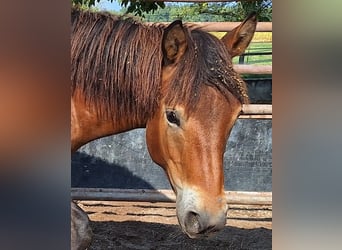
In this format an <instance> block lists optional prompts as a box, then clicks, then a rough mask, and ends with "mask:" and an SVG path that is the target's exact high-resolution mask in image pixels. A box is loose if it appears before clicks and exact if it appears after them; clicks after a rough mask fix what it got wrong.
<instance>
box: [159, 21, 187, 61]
mask: <svg viewBox="0 0 342 250" xmlns="http://www.w3.org/2000/svg"><path fill="white" fill-rule="evenodd" d="M186 48H187V43H186V36H185V31H184V28H183V24H182V21H180V20H177V21H174V22H173V23H171V24H170V25H169V26H168V27H167V28H166V29H165V30H164V35H163V40H162V49H163V57H164V65H168V64H172V63H175V62H177V61H178V60H179V59H180V58H181V57H182V56H183V54H184V52H185V50H186Z"/></svg>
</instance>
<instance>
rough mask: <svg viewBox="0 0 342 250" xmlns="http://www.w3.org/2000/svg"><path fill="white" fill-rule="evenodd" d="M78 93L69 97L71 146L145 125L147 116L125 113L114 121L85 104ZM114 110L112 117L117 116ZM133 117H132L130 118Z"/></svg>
mask: <svg viewBox="0 0 342 250" xmlns="http://www.w3.org/2000/svg"><path fill="white" fill-rule="evenodd" d="M83 100H84V99H83V98H82V97H81V96H80V95H74V96H73V97H72V98H71V147H72V151H76V150H77V149H78V148H79V147H81V146H82V145H84V144H86V143H88V142H90V141H92V140H95V139H98V138H101V137H105V136H109V135H114V134H118V133H121V132H125V131H129V130H132V129H135V128H144V127H146V123H147V118H145V117H137V116H133V115H130V114H126V115H125V116H124V117H123V116H122V117H120V118H117V119H116V120H115V121H114V120H113V119H110V118H108V117H104V116H102V115H100V114H98V110H97V109H96V108H95V106H94V105H91V104H86V103H85V101H83ZM113 112H114V114H113V115H114V117H118V116H117V115H116V114H115V112H116V111H115V110H113ZM132 117H134V118H132Z"/></svg>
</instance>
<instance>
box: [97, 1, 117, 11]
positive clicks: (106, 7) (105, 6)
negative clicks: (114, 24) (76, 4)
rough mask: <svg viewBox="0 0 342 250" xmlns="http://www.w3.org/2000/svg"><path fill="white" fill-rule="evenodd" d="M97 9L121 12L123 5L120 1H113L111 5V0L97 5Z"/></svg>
mask: <svg viewBox="0 0 342 250" xmlns="http://www.w3.org/2000/svg"><path fill="white" fill-rule="evenodd" d="M95 6H96V7H98V8H100V9H101V10H108V11H111V10H115V11H119V10H120V9H121V5H120V4H119V3H118V1H115V0H113V2H112V3H111V2H110V1H109V0H101V1H100V2H99V3H96V5H95Z"/></svg>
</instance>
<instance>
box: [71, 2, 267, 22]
mask: <svg viewBox="0 0 342 250" xmlns="http://www.w3.org/2000/svg"><path fill="white" fill-rule="evenodd" d="M71 1H72V3H73V4H74V5H78V6H81V7H83V8H90V7H93V6H95V3H96V2H97V3H98V2H100V0H71ZM107 1H110V2H113V0H107ZM119 1H120V4H121V6H123V7H125V9H126V13H133V14H134V15H138V16H142V17H145V20H146V21H151V22H154V21H172V20H175V19H183V20H184V21H192V22H195V21H197V22H199V21H201V22H206V21H233V22H234V21H241V20H243V19H244V18H245V17H246V16H247V15H248V14H249V13H250V12H252V11H255V12H257V14H258V19H259V21H272V0H254V1H240V2H223V3H192V4H168V5H165V4H164V2H161V1H145V0H119Z"/></svg>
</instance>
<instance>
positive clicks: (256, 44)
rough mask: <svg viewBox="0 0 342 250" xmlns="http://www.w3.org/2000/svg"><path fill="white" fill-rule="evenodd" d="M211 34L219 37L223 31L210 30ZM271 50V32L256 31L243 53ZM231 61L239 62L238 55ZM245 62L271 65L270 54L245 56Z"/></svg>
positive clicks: (222, 34)
mask: <svg viewBox="0 0 342 250" xmlns="http://www.w3.org/2000/svg"><path fill="white" fill-rule="evenodd" d="M212 34H213V35H215V36H217V37H218V38H221V37H222V36H224V34H225V32H212ZM256 52H272V32H256V33H255V35H254V37H253V40H252V42H251V44H250V45H249V47H248V48H247V50H246V51H245V53H256ZM233 63H234V64H237V63H239V57H235V58H234V59H233ZM244 63H245V64H256V65H272V55H253V56H246V57H245V59H244Z"/></svg>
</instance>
